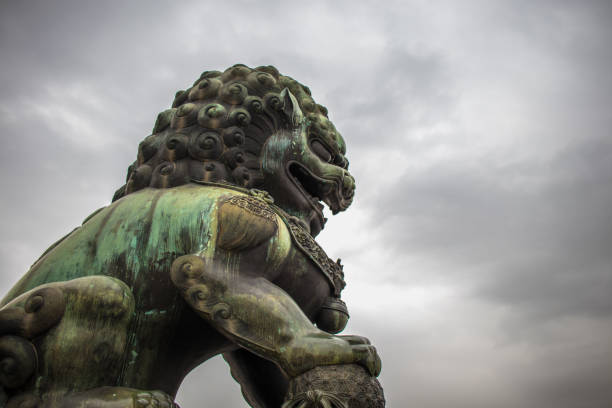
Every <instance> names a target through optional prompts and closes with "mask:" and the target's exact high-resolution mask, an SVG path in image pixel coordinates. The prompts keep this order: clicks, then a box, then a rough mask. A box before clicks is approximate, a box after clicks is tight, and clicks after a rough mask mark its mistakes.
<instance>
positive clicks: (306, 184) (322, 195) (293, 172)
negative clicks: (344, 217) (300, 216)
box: [288, 162, 341, 215]
mask: <svg viewBox="0 0 612 408" xmlns="http://www.w3.org/2000/svg"><path fill="white" fill-rule="evenodd" d="M288 170H289V171H288V173H289V175H290V176H291V179H292V180H293V182H294V183H295V185H296V186H297V187H298V189H299V190H300V191H301V192H302V194H303V195H304V197H305V198H306V199H307V200H308V201H309V202H310V203H311V204H312V207H313V208H314V209H315V210H316V211H317V212H318V213H319V214H321V215H322V214H323V204H321V201H323V202H324V203H325V204H327V205H328V206H329V208H330V210H331V211H332V213H334V214H336V213H338V212H339V211H340V210H341V208H340V202H339V200H338V197H336V196H337V195H338V193H337V183H336V182H335V181H333V180H326V179H323V178H321V177H317V176H315V175H314V174H312V173H311V172H310V171H308V170H307V169H306V168H305V167H304V166H302V165H301V164H299V163H297V162H291V163H290V164H289V166H288Z"/></svg>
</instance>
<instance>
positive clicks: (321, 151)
mask: <svg viewBox="0 0 612 408" xmlns="http://www.w3.org/2000/svg"><path fill="white" fill-rule="evenodd" d="M310 148H311V149H312V151H313V152H315V154H316V155H317V156H319V157H320V158H321V160H323V161H324V162H327V163H330V162H331V161H332V159H333V156H332V154H331V153H330V151H329V150H327V147H325V146H324V145H323V143H321V142H319V141H318V140H313V141H312V142H310Z"/></svg>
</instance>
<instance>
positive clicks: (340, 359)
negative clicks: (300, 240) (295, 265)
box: [171, 255, 380, 378]
mask: <svg viewBox="0 0 612 408" xmlns="http://www.w3.org/2000/svg"><path fill="white" fill-rule="evenodd" d="M171 278H172V281H173V282H174V284H175V285H176V286H177V287H178V289H179V290H180V292H181V294H182V296H183V298H184V299H185V300H186V301H187V303H188V304H189V305H190V306H191V307H193V308H194V310H195V311H196V312H197V313H198V314H199V315H200V316H202V317H203V318H204V319H206V320H207V321H208V322H210V323H211V324H212V325H213V326H215V327H216V328H217V329H218V330H219V331H220V332H221V333H223V334H224V335H225V336H227V337H228V338H229V339H231V340H232V341H234V342H235V343H236V344H238V345H240V346H242V347H244V348H245V349H247V350H249V351H251V352H253V353H255V354H257V355H259V356H261V357H263V358H265V359H267V360H270V361H272V362H274V363H276V364H277V365H278V366H279V367H280V368H281V369H282V370H283V371H284V372H285V373H286V374H287V375H288V376H289V377H291V378H293V377H296V376H298V375H300V374H302V373H304V372H306V371H308V370H310V369H312V368H314V367H317V366H322V365H335V364H351V363H358V364H361V365H363V366H364V367H365V368H366V369H367V370H368V371H369V373H370V374H371V375H373V376H377V375H378V374H379V373H380V359H379V357H378V354H377V353H376V349H375V348H374V347H373V346H371V345H369V344H355V343H354V342H353V341H348V340H346V339H345V338H342V337H339V336H334V335H331V334H329V333H325V332H323V331H321V330H319V329H317V328H316V327H315V326H314V325H313V324H312V323H311V322H310V320H309V319H308V317H306V315H304V313H303V312H302V310H301V309H300V307H299V306H298V305H297V304H296V303H295V302H294V301H293V299H292V298H291V297H290V296H289V295H288V294H287V293H286V292H285V291H283V290H282V289H280V288H279V287H278V286H276V285H274V284H273V283H271V282H270V281H268V280H267V279H265V278H261V277H253V276H249V275H247V274H241V275H240V276H239V277H238V278H237V279H229V278H228V277H227V274H226V273H225V272H224V269H223V268H222V267H219V266H216V265H214V264H212V263H211V265H207V264H206V262H205V260H204V259H203V258H201V257H199V256H197V255H185V256H182V257H180V258H178V259H176V260H175V261H174V262H173V264H172V269H171Z"/></svg>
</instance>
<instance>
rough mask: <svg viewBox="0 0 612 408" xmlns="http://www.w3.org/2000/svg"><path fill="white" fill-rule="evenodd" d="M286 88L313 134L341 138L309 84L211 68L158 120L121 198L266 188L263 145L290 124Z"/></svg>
mask: <svg viewBox="0 0 612 408" xmlns="http://www.w3.org/2000/svg"><path fill="white" fill-rule="evenodd" d="M284 88H287V89H289V91H291V93H292V94H293V95H294V96H295V98H296V99H297V101H298V103H299V106H300V109H301V110H302V111H303V113H304V115H305V116H306V119H307V120H308V123H309V125H308V126H309V128H308V132H309V133H314V134H318V135H320V136H327V137H331V138H332V139H336V138H337V136H338V134H337V131H336V129H335V127H334V125H333V124H332V123H331V122H330V121H329V119H328V118H327V109H326V108H325V107H324V106H321V105H318V104H316V103H315V101H314V100H313V99H312V97H311V95H310V90H309V89H308V87H306V86H304V85H302V84H300V83H299V82H297V81H295V80H294V79H292V78H290V77H288V76H284V75H281V74H280V73H279V72H278V70H277V69H276V68H274V67H272V66H261V67H257V68H254V69H253V68H249V67H247V66H245V65H242V64H237V65H234V66H232V67H230V68H228V69H227V70H225V72H220V71H205V72H204V73H202V75H201V76H200V78H199V79H198V80H196V81H195V83H194V84H193V86H192V87H191V88H189V89H186V90H183V91H178V92H177V93H176V96H175V98H174V102H173V103H172V108H171V109H168V110H165V111H164V112H161V113H160V114H159V115H158V116H157V120H156V122H155V126H154V127H153V132H152V134H151V135H149V136H147V137H146V138H145V139H144V140H143V141H142V142H141V143H140V145H139V147H138V158H137V159H136V161H135V162H134V163H133V164H132V165H131V166H130V167H129V168H128V174H127V178H126V184H125V185H124V186H122V187H121V188H120V189H119V190H117V192H116V193H115V196H114V197H113V201H115V200H117V199H119V198H121V197H123V196H125V195H127V194H130V193H133V192H135V191H138V190H141V189H143V188H146V187H153V188H170V187H176V186H180V185H182V184H186V183H189V182H190V181H192V180H196V181H207V182H217V183H229V184H233V185H237V186H240V187H246V188H262V187H263V185H262V184H263V176H262V173H261V160H262V157H261V151H262V147H263V145H264V143H265V141H266V140H267V139H268V138H269V137H270V136H271V135H272V134H273V133H274V132H276V131H278V130H279V129H281V128H283V127H286V126H287V124H286V123H285V120H284V117H283V115H282V114H281V113H280V111H281V110H282V108H283V106H282V101H281V99H280V92H281V91H282V90H283V89H284ZM324 134H326V135H324Z"/></svg>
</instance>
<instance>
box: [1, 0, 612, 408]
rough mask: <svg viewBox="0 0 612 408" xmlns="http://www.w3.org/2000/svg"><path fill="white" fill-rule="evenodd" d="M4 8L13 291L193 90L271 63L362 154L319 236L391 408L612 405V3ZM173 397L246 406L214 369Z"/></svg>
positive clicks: (7, 268) (8, 252) (6, 247)
mask: <svg viewBox="0 0 612 408" xmlns="http://www.w3.org/2000/svg"><path fill="white" fill-rule="evenodd" d="M0 4H1V5H2V6H1V7H2V8H1V9H0V51H1V60H0V67H1V69H0V135H1V137H2V146H3V148H2V149H0V166H1V169H0V170H1V171H0V183H1V188H2V191H3V193H2V197H1V201H0V210H1V211H0V217H1V227H2V230H3V233H2V236H1V237H0V268H1V270H2V273H1V274H0V289H1V292H2V293H4V292H6V291H7V290H8V289H9V288H10V287H11V285H13V284H14V283H15V282H16V281H17V279H18V278H19V277H20V276H21V275H22V274H23V273H24V272H25V271H26V270H27V268H28V267H29V265H30V264H31V263H32V262H33V261H34V260H35V259H36V258H37V257H38V256H39V255H40V253H41V252H42V251H43V250H44V249H45V248H46V247H47V246H48V245H49V244H51V243H52V242H54V241H55V240H56V239H57V238H59V237H60V236H62V235H64V234H65V233H66V232H68V231H70V230H71V229H72V228H73V227H74V226H76V225H78V224H80V222H81V221H82V219H83V218H85V217H86V216H87V215H88V214H89V213H90V212H91V211H93V210H95V209H96V208H99V207H101V206H103V205H107V204H108V203H109V201H110V199H111V197H112V195H113V192H114V191H115V189H116V188H118V187H119V186H120V185H122V183H123V180H124V177H125V171H126V169H127V166H128V165H129V164H130V163H131V162H132V161H133V160H134V159H135V157H136V149H137V146H138V143H139V141H140V140H142V139H143V138H144V137H145V136H147V135H148V134H149V133H150V131H151V129H152V127H153V124H154V121H155V118H156V115H157V113H158V112H159V111H162V110H164V109H166V108H168V107H169V105H170V104H171V101H172V99H173V96H174V93H175V92H176V91H177V90H178V89H184V88H185V87H187V86H188V85H190V84H191V83H192V82H193V81H194V80H195V79H196V78H197V77H198V76H199V74H200V73H201V72H202V71H204V70H209V69H219V70H223V69H225V68H227V67H229V66H230V65H233V64H235V63H238V62H240V63H244V64H247V65H249V66H257V65H269V64H272V65H275V66H276V67H277V68H278V69H279V70H280V71H281V72H282V73H283V74H286V75H289V76H292V77H294V78H295V79H297V80H299V81H300V82H302V83H304V84H306V85H308V86H309V87H310V88H311V90H312V94H313V97H314V98H315V100H316V101H317V102H318V103H321V104H323V105H326V106H327V107H328V108H329V112H330V118H331V119H332V121H333V122H334V123H335V125H336V127H337V128H338V130H339V131H340V132H341V133H342V134H343V135H344V138H345V139H346V141H347V150H348V157H349V159H350V161H351V172H352V173H353V175H354V176H355V177H356V179H357V191H356V199H355V203H354V205H353V206H352V207H351V208H350V209H349V210H348V211H347V212H345V213H342V214H340V215H338V216H336V217H333V218H332V219H330V221H329V222H328V226H327V228H326V230H325V231H323V233H322V234H321V235H320V238H319V241H320V242H321V244H322V245H323V246H324V248H326V250H327V251H328V253H329V254H330V256H331V257H332V258H334V257H341V258H342V259H343V261H344V263H345V273H346V275H347V282H348V286H347V289H346V290H345V292H344V295H343V296H344V298H345V299H346V301H347V303H348V306H349V310H350V312H351V322H350V324H349V327H348V328H347V330H346V331H345V333H355V334H362V335H365V336H367V337H370V338H371V340H372V341H373V343H374V344H375V345H377V347H378V349H379V351H380V353H381V355H382V359H383V372H382V375H381V377H380V380H381V382H382V384H383V387H384V389H385V393H386V397H387V401H388V406H389V407H391V408H396V407H397V408H400V407H420V408H446V407H449V408H450V407H453V408H463V407H465V408H468V407H469V408H481V407H482V408H485V407H487V408H516V407H520V408H543V407H544V408H547V407H555V408H603V407H609V406H612V134H611V133H612V131H611V129H612V75H611V73H612V46H611V45H610V44H612V24H611V21H612V7H611V4H610V2H594V1H592V2H591V1H521V0H515V1H510V0H508V1H491V0H489V1H486V0H483V1H465V0H462V1H376V2H374V1H372V2H369V1H357V2H355V1H338V0H334V1H327V2H324V1H301V2H297V1H295V2H294V1H287V0H286V1H282V2H275V1H238V0H232V1H225V2H223V1H217V2H208V1H197V2H196V1H193V2H188V1H140V2H135V1H131V2H129V1H121V2H119V1H97V2H93V1H92V2H85V1H74V2H67V1H53V2H51V1H39V2H36V1H26V0H23V1H2V3H0ZM178 401H179V402H180V403H181V405H182V407H183V408H197V407H207V408H208V407H211V408H216V407H219V408H221V407H232V408H233V407H237V408H243V407H246V406H247V405H246V403H244V402H242V399H241V396H240V391H239V388H238V386H237V385H236V384H235V383H234V382H233V380H232V379H231V377H230V375H229V372H228V370H227V368H226V367H225V366H224V362H223V361H221V360H219V359H217V360H215V361H211V362H209V363H207V364H205V365H203V366H202V367H200V368H199V369H197V370H196V371H194V372H193V373H192V374H191V375H190V376H189V377H188V378H187V380H186V381H185V383H184V386H183V389H182V390H181V392H180V394H179V397H178Z"/></svg>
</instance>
